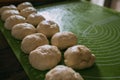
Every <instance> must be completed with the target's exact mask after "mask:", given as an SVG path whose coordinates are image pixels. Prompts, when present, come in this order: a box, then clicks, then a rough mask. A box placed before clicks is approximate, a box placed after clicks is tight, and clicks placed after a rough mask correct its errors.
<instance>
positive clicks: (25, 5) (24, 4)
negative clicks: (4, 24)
mask: <svg viewBox="0 0 120 80" xmlns="http://www.w3.org/2000/svg"><path fill="white" fill-rule="evenodd" d="M27 7H33V5H32V4H31V3H30V2H23V3H20V4H19V5H18V6H17V9H18V10H20V11H21V10H22V9H25V8H27Z"/></svg>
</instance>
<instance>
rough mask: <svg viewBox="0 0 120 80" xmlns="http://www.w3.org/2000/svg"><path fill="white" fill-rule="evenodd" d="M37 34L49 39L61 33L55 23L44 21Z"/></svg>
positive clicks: (39, 25)
mask: <svg viewBox="0 0 120 80" xmlns="http://www.w3.org/2000/svg"><path fill="white" fill-rule="evenodd" d="M37 32H39V33H43V34H45V35H46V36H47V37H48V38H50V37H52V36H53V35H54V34H55V33H57V32H59V26H58V24H57V23H55V22H53V21H50V20H49V21H48V20H44V21H42V22H41V23H39V24H38V26H37Z"/></svg>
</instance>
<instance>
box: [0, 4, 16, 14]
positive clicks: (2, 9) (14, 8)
mask: <svg viewBox="0 0 120 80" xmlns="http://www.w3.org/2000/svg"><path fill="white" fill-rule="evenodd" d="M5 10H17V8H16V6H15V5H9V6H3V7H1V8H0V15H1V14H2V13H3V12H4V11H5Z"/></svg>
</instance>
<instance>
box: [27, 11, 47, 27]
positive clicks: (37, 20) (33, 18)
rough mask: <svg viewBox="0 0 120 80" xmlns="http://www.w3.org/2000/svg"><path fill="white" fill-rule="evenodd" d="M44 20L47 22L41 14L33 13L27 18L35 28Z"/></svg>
mask: <svg viewBox="0 0 120 80" xmlns="http://www.w3.org/2000/svg"><path fill="white" fill-rule="evenodd" d="M43 20H45V18H44V17H43V16H42V15H41V14H39V13H33V14H30V15H29V16H28V17H27V22H28V23H30V24H32V25H34V26H37V25H38V24H39V23H40V22H41V21H43Z"/></svg>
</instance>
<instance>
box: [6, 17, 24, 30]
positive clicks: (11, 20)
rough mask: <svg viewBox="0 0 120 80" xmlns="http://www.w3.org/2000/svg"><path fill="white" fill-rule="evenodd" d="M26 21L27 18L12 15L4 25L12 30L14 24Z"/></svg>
mask: <svg viewBox="0 0 120 80" xmlns="http://www.w3.org/2000/svg"><path fill="white" fill-rule="evenodd" d="M25 21H26V20H25V18H24V17H22V16H20V15H12V16H10V17H8V18H7V19H6V21H5V24H4V27H5V28H6V29H8V30H11V29H12V27H13V26H14V25H16V24H19V23H24V22H25Z"/></svg>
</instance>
